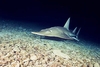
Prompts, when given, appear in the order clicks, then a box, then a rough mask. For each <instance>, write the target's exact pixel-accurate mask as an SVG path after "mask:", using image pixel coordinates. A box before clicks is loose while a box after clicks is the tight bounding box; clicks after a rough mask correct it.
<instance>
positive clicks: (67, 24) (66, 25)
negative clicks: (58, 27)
mask: <svg viewBox="0 0 100 67" xmlns="http://www.w3.org/2000/svg"><path fill="white" fill-rule="evenodd" d="M69 24H70V17H69V18H68V20H67V21H66V23H65V25H64V28H66V29H67V30H69Z"/></svg>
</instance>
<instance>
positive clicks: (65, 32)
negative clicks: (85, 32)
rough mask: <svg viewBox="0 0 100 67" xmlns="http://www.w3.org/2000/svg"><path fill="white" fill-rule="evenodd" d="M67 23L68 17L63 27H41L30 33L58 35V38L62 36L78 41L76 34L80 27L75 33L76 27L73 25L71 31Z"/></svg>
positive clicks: (49, 35) (68, 21)
mask: <svg viewBox="0 0 100 67" xmlns="http://www.w3.org/2000/svg"><path fill="white" fill-rule="evenodd" d="M69 23H70V18H69V19H68V20H67V22H66V23H65V25H64V27H61V26H54V27H50V28H46V29H42V30H40V31H39V32H32V33H33V34H37V35H41V36H48V37H58V38H62V39H69V40H77V41H79V39H78V34H79V32H80V29H79V30H78V32H77V34H75V33H76V29H77V27H75V29H74V30H73V31H70V30H69Z"/></svg>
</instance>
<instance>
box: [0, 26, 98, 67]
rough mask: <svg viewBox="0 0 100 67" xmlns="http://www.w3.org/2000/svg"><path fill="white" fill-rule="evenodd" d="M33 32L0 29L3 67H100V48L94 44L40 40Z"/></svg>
mask: <svg viewBox="0 0 100 67" xmlns="http://www.w3.org/2000/svg"><path fill="white" fill-rule="evenodd" d="M31 31H32V30H26V29H23V28H22V27H19V28H12V27H2V28H1V29H0V67H100V48H99V47H96V46H93V45H92V44H93V43H85V42H81V41H80V42H76V41H68V40H63V41H55V40H48V39H41V38H40V36H37V35H33V34H32V33H31ZM89 44H91V45H89Z"/></svg>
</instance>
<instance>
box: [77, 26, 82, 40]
mask: <svg viewBox="0 0 100 67" xmlns="http://www.w3.org/2000/svg"><path fill="white" fill-rule="evenodd" d="M80 30H81V28H80V29H79V30H78V32H77V34H76V38H77V39H78V35H79V33H80Z"/></svg>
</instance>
